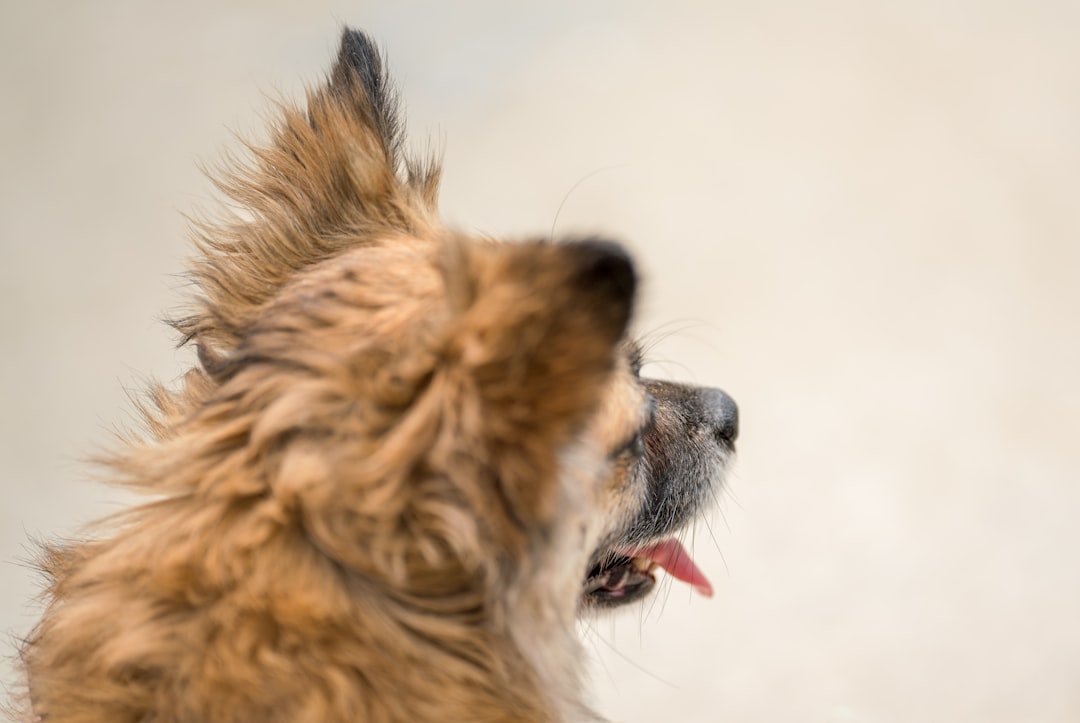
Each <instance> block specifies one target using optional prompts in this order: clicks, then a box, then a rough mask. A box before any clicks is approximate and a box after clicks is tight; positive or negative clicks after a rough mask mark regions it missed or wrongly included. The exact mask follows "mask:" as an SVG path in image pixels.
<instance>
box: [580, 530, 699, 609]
mask: <svg viewBox="0 0 1080 723" xmlns="http://www.w3.org/2000/svg"><path fill="white" fill-rule="evenodd" d="M657 568H660V569H662V570H664V571H666V572H667V573H668V574H669V575H671V576H672V577H674V578H675V579H676V580H682V581H683V582H685V583H689V584H690V585H692V586H693V588H694V590H695V591H696V592H697V593H698V594H700V595H704V596H705V597H712V594H713V589H712V585H711V584H709V581H708V579H706V577H705V573H703V572H702V571H701V570H700V569H699V568H698V566H697V565H695V564H694V560H693V558H691V557H690V553H688V552H687V551H686V548H684V547H683V546H682V544H681V543H680V542H679V541H678V540H676V539H674V538H672V539H668V540H662V541H660V542H655V543H652V544H649V545H644V546H638V547H632V548H615V549H614V550H612V551H611V552H610V553H608V554H606V555H604V556H603V557H602V558H601V560H600V562H598V563H597V564H595V565H594V566H593V567H592V569H591V570H589V574H588V575H586V576H585V587H584V592H583V596H584V598H585V601H586V603H590V604H592V605H596V606H603V607H612V606H615V605H623V604H625V603H629V602H633V601H635V600H640V599H641V598H643V597H645V596H646V595H648V594H649V592H650V591H651V590H652V589H653V587H655V586H656V574H655V573H656V569H657Z"/></svg>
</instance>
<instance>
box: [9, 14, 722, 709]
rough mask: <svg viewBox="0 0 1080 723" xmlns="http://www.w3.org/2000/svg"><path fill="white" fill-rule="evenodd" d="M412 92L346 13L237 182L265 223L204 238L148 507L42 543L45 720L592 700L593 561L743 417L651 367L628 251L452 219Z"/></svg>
mask: <svg viewBox="0 0 1080 723" xmlns="http://www.w3.org/2000/svg"><path fill="white" fill-rule="evenodd" d="M395 105H396V103H395V99H394V95H393V92H392V90H391V89H390V87H389V85H388V81H387V80H386V78H385V75H384V73H383V71H382V65H381V62H380V59H379V57H378V55H377V53H376V52H375V50H374V47H373V45H372V43H371V42H370V40H369V39H368V38H367V37H366V36H364V35H363V34H361V33H358V32H355V31H346V32H345V34H344V36H343V39H342V45H341V51H340V55H339V57H338V60H337V63H336V64H335V66H334V69H333V71H332V73H331V75H330V77H329V79H328V81H327V83H326V84H324V85H323V86H321V87H319V88H318V89H315V90H313V91H311V92H310V93H309V94H308V96H307V101H306V104H305V106H304V107H303V108H294V107H288V108H285V109H283V111H282V115H281V118H280V120H279V121H278V123H277V125H276V126H275V127H274V129H273V134H272V140H271V141H270V142H269V144H268V145H266V146H265V147H260V148H253V149H251V150H252V156H253V160H252V162H251V163H250V164H249V165H248V166H247V167H246V168H244V169H242V170H238V171H236V172H234V173H231V174H229V175H227V176H226V177H225V178H224V179H223V180H220V181H219V182H218V185H219V186H220V188H221V189H222V190H223V191H224V193H225V194H226V195H227V196H228V198H229V199H230V200H231V202H233V203H234V204H235V205H238V206H239V207H240V208H242V209H243V211H242V213H241V214H240V215H238V217H236V218H234V219H233V220H231V221H229V222H226V223H219V224H214V225H209V224H208V225H203V226H201V227H200V228H199V229H198V232H197V238H196V245H197V247H198V251H199V255H198V257H197V260H196V261H195V262H194V265H193V268H192V271H193V275H194V277H195V279H196V280H197V282H198V288H199V290H200V293H199V297H198V300H197V305H196V307H195V308H194V309H193V312H192V313H191V315H190V316H188V317H186V318H183V319H181V320H179V321H177V322H175V326H176V327H177V329H178V330H179V331H180V332H181V334H182V335H183V337H184V340H185V342H190V343H192V344H194V345H196V347H197V350H198V357H199V365H198V366H197V367H196V368H194V369H192V370H191V371H189V372H188V373H187V375H186V376H185V377H184V380H183V383H182V384H181V385H180V387H179V388H178V389H175V390H170V389H166V388H163V387H160V386H158V387H154V388H153V389H152V390H151V391H150V394H149V399H150V403H148V404H146V405H145V408H144V409H143V410H142V411H143V413H144V417H145V421H146V427H147V430H148V433H147V434H146V435H145V436H144V437H143V438H141V439H136V440H133V441H131V442H130V443H128V444H125V445H124V446H123V448H121V449H119V450H118V451H117V452H116V453H115V454H114V455H113V456H112V457H111V458H110V459H109V460H108V464H109V467H110V469H111V470H112V477H113V479H114V480H115V481H116V482H118V483H120V484H124V485H127V486H128V487H130V488H132V489H135V490H138V491H139V492H144V493H146V494H147V495H148V496H149V499H148V500H147V501H146V502H145V503H144V504H141V505H139V506H137V507H135V508H133V509H131V510H129V511H127V512H125V513H123V514H122V515H120V516H118V517H117V518H115V519H113V520H110V521H109V523H108V524H107V525H106V526H105V527H103V528H102V531H101V533H100V534H98V535H96V536H95V537H93V538H92V539H89V540H87V541H83V542H78V543H76V544H71V545H67V546H53V547H50V548H48V550H47V551H46V554H45V556H44V559H43V566H44V568H45V569H46V571H47V573H48V575H49V579H50V580H51V583H50V586H49V589H48V600H49V604H48V607H47V610H46V611H45V614H44V616H43V618H42V620H41V622H40V624H39V625H38V626H37V628H36V629H35V630H34V632H33V633H32V634H31V636H30V637H29V639H28V640H27V641H26V644H25V646H24V647H23V650H22V656H23V660H24V662H25V668H26V671H27V679H28V694H27V696H26V697H27V701H26V706H27V712H26V716H27V718H28V719H30V720H35V719H36V720H43V721H48V723H98V722H101V721H111V722H120V723H123V722H129V723H151V722H153V723H196V722H200V721H215V722H216V723H240V722H242V721H244V722H246V721H256V720H257V721H266V722H272V721H311V722H312V723H315V722H318V723H327V722H331V721H386V722H390V721H490V722H495V721H521V720H529V721H561V720H578V719H587V718H591V717H592V714H591V713H590V712H589V711H588V709H587V708H586V706H585V705H584V704H583V702H582V701H583V695H582V690H581V684H580V681H581V675H580V673H581V670H580V667H581V664H582V659H583V654H582V651H581V649H580V647H579V643H578V642H577V640H576V637H575V633H574V621H575V616H576V615H577V614H578V612H579V611H580V610H581V609H582V607H583V606H585V605H588V604H589V596H588V595H583V592H582V582H583V579H584V578H585V577H586V575H587V573H588V572H589V570H590V569H594V572H595V571H597V570H601V569H603V566H604V564H606V563H608V562H610V560H611V559H612V558H613V556H614V555H615V554H616V553H617V552H618V551H619V550H620V549H624V548H626V546H627V545H629V544H643V543H645V542H648V541H649V540H653V539H657V538H658V537H659V536H662V535H664V534H670V533H671V532H672V531H674V530H675V529H676V527H677V526H679V525H682V524H683V523H684V522H685V521H686V520H687V519H689V517H690V516H692V514H693V513H694V512H696V510H697V509H698V507H699V506H700V503H701V501H702V500H703V499H704V498H705V496H706V492H707V491H708V490H709V488H710V487H711V486H712V485H714V484H716V483H717V482H718V480H719V476H720V474H721V472H722V468H723V464H724V462H725V460H726V459H727V455H728V454H730V451H731V441H732V440H733V439H734V431H733V428H732V419H731V412H730V411H728V412H727V414H728V416H727V417H726V418H722V417H723V413H722V410H721V406H722V404H721V401H718V400H715V399H713V400H711V401H707V402H702V401H701V400H702V399H704V397H701V396H700V395H699V394H698V391H699V390H694V389H692V388H688V387H687V388H683V387H676V386H674V385H666V386H665V385H664V384H663V383H660V382H642V381H640V380H639V379H638V378H637V366H638V365H637V363H636V361H635V352H634V350H633V348H632V346H631V345H629V343H628V342H626V341H625V340H624V334H625V332H626V327H627V324H628V323H629V320H630V317H631V311H632V306H633V300H634V292H635V273H634V268H633V264H632V262H631V260H630V259H629V257H628V256H627V255H626V253H625V252H624V251H623V250H622V249H621V248H620V247H618V246H617V245H615V244H612V243H610V242H606V241H600V240H595V239H591V240H584V241H578V242H574V243H558V244H556V243H545V242H522V243H515V244H509V243H502V242H496V241H490V240H484V239H477V238H471V237H467V236H465V235H462V234H459V233H456V232H454V231H451V230H448V229H446V228H445V227H443V226H442V225H441V223H440V222H439V220H438V214H437V209H436V197H437V187H438V177H439V169H438V165H437V164H436V163H435V162H433V161H431V160H425V161H416V160H411V159H409V158H407V157H406V156H405V155H404V153H403V150H402V139H401V134H400V131H399V125H398V120H397V115H396V112H395ZM675 389H686V390H688V391H687V392H686V395H685V396H686V398H681V397H679V396H678V395H677V394H674V392H672V390H675ZM706 391H708V390H706ZM690 397H693V400H692V402H693V403H690V402H688V401H687V399H688V398H690ZM728 402H730V400H728ZM694 405H697V406H696V407H695V406H694ZM692 409H696V410H697V412H695V413H691V410H692ZM732 409H733V407H732ZM721 430H723V431H722V432H721ZM665 465H666V466H665ZM680 465H682V466H680ZM686 465H691V466H693V469H692V470H691V469H689V468H687V467H686ZM665 470H666V471H665ZM665 475H666V476H665ZM680 475H681V476H680ZM684 477H685V479H684ZM676 518H677V519H676ZM593 577H594V579H595V575H594V576H593ZM646 582H647V581H646ZM616 592H618V591H616Z"/></svg>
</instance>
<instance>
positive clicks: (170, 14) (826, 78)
mask: <svg viewBox="0 0 1080 723" xmlns="http://www.w3.org/2000/svg"><path fill="white" fill-rule="evenodd" d="M343 23H348V24H354V25H358V26H361V27H364V28H366V29H367V30H369V31H370V32H372V33H373V34H374V35H375V36H376V37H377V38H378V39H379V41H380V42H381V43H382V44H383V45H384V47H385V49H386V51H387V52H388V54H389V58H390V63H391V67H392V71H393V73H394V74H395V75H396V76H397V78H398V81H399V85H400V86H401V89H402V91H403V96H404V98H405V100H406V106H407V108H408V113H409V128H410V130H411V132H412V141H413V144H414V146H416V147H419V148H423V147H427V146H430V145H434V146H435V147H439V148H442V149H443V150H444V154H445V167H446V175H445V184H444V189H443V194H442V198H443V210H444V215H445V217H446V219H447V221H448V222H449V223H451V224H454V225H457V226H459V227H463V228H466V229H469V230H476V231H483V232H487V233H491V234H500V235H510V236H523V235H529V234H544V233H547V232H548V231H549V230H551V229H552V228H554V229H555V231H556V233H557V234H569V233H575V232H594V231H600V232H603V233H606V234H608V235H611V236H614V237H616V238H620V239H623V240H624V241H625V242H626V243H627V244H628V245H629V246H630V247H631V248H632V249H633V250H634V251H635V253H636V255H637V257H638V259H639V262H640V265H641V267H642V269H643V270H644V274H645V288H644V302H643V305H642V312H641V314H640V316H639V319H638V329H639V331H640V332H641V333H642V334H643V335H644V336H645V337H646V339H648V340H650V341H651V342H655V344H654V345H653V346H652V351H651V357H652V363H651V364H649V366H648V367H647V368H646V373H647V374H649V375H652V376H660V377H668V378H676V379H682V380H687V381H693V382H697V383H703V384H704V383H708V384H714V385H718V386H722V387H723V388H724V389H726V390H727V391H728V392H730V393H731V394H732V395H733V396H734V397H735V398H736V399H737V400H738V402H739V404H740V407H741V410H742V436H741V439H740V441H739V449H740V460H739V463H738V466H737V469H736V472H735V475H734V477H733V478H732V479H731V480H730V484H729V485H728V488H727V489H726V490H725V492H724V494H723V495H722V500H721V505H720V510H719V511H718V512H717V513H715V514H713V515H712V516H711V517H710V518H709V519H708V522H707V524H706V523H701V524H699V525H698V526H697V527H696V528H695V529H694V530H693V531H691V532H690V533H688V535H687V538H686V539H687V544H688V545H691V544H692V545H693V550H694V554H695V556H696V558H697V560H698V563H699V564H700V566H701V567H702V568H703V569H705V570H706V571H707V572H708V573H709V574H710V577H711V578H712V581H713V583H714V586H715V588H716V597H715V598H714V599H712V600H706V599H703V598H697V597H693V596H692V595H691V592H690V589H689V588H688V587H686V586H684V585H677V586H670V585H669V584H667V583H665V584H664V586H663V588H662V589H661V591H660V595H659V596H658V597H657V598H656V599H655V601H649V602H647V603H645V604H644V605H643V606H641V607H640V608H634V609H631V610H628V611H625V612H623V613H622V614H621V615H619V616H617V617H616V618H613V619H604V620H601V621H595V622H592V623H590V624H588V625H587V626H586V629H585V634H586V638H587V641H588V643H587V647H588V649H589V651H590V654H591V655H592V656H593V658H594V661H593V664H592V671H593V673H592V678H593V682H592V690H593V692H594V698H595V702H596V705H597V707H598V708H599V709H600V710H601V711H603V712H604V713H605V714H607V715H608V716H610V717H611V718H612V719H613V720H616V721H642V722H644V721H655V720H678V721H682V722H683V723H690V722H691V721H723V720H738V721H836V722H843V723H848V722H854V721H859V722H862V721H867V722H870V721H875V722H876V721H905V722H907V721H986V722H995V721H1025V722H1035V721H1063V722H1064V721H1077V720H1080V564H1078V563H1080V559H1078V558H1080V523H1078V517H1080V479H1078V473H1077V470H1078V469H1080V434H1078V433H1080V383H1078V382H1077V374H1078V371H1080V324H1078V316H1080V283H1078V282H1080V199H1078V194H1080V42H1078V41H1077V39H1078V38H1080V5H1078V4H1077V3H1075V2H1053V1H1050V0H1033V1H1032V2H1026V3H1003V2H983V1H976V0H969V1H964V0H908V1H907V2H903V3H898V2H891V1H889V0H882V1H879V2H855V1H853V0H852V1H845V0H814V1H812V2H796V1H793V2H761V3H749V2H727V1H718V2H701V3H689V2H683V3H678V2H673V3H664V4H661V3H635V2H595V3H586V2H554V1H548V2H544V3H535V4H531V5H528V6H526V5H525V4H519V3H504V2H498V1H495V0H492V1H490V2H455V3H440V2H400V1H396V2H389V1H387V2H362V1H355V2H325V1H318V0H309V1H307V2H295V1H293V2H281V1H268V0H260V2H253V1H250V0H248V1H244V0H213V1H211V0H189V1H188V2H184V3H146V2H136V1H135V0H95V2H92V3H90V2H81V3H80V2H61V3H44V2H39V3H30V2H5V3H4V4H3V6H2V8H0V93H2V98H3V100H2V102H0V150H2V156H0V158H2V163H0V345H2V346H0V349H2V352H3V353H2V354H0V485H2V488H0V489H2V496H0V499H2V502H0V630H2V631H3V632H5V633H9V634H11V635H13V636H17V635H19V634H23V633H25V632H26V631H27V630H28V629H29V628H30V626H31V625H32V624H33V622H34V620H35V619H36V617H37V615H38V614H39V607H38V606H37V604H36V603H35V602H34V601H33V597H34V595H35V594H36V592H37V590H38V587H37V586H38V581H37V579H36V577H35V575H34V574H33V573H32V571H31V570H29V569H28V568H27V567H26V566H25V565H24V564H23V563H22V562H21V560H24V559H25V558H26V557H27V556H28V554H29V550H30V547H29V543H28V539H30V538H32V537H34V536H64V535H70V534H73V533H74V532H75V531H76V530H77V529H78V528H79V526H80V525H81V524H83V523H85V522H87V521H89V520H91V519H93V518H95V517H98V516H100V515H102V514H104V513H107V512H109V511H112V510H114V509H116V508H117V507H118V505H119V504H120V503H121V502H122V501H123V498H122V496H121V495H120V494H119V493H118V492H115V491H111V490H109V489H107V488H104V487H101V486H99V485H97V484H95V483H93V482H92V481H91V470H90V469H89V468H88V467H87V466H86V465H85V464H84V463H83V462H82V459H83V458H84V457H85V456H86V455H88V454H90V453H92V452H94V451H95V450H96V449H98V448H100V447H101V446H102V445H103V444H105V443H107V441H108V439H109V433H110V429H112V428H113V427H114V425H116V424H118V423H124V422H127V421H130V420H131V418H132V413H131V404H130V403H129V401H128V399H127V396H128V394H129V393H132V392H133V390H134V391H135V393H137V390H139V389H140V388H141V387H142V386H143V384H144V382H145V380H146V379H147V378H148V377H151V376H153V377H157V378H162V379H166V380H171V379H175V378H176V377H177V376H178V375H179V374H180V372H181V371H182V370H183V368H184V367H185V365H187V364H188V363H189V362H190V357H189V355H188V352H186V351H176V350H174V343H175V341H176V340H175V337H174V335H173V334H172V332H171V331H170V330H168V329H167V328H166V327H165V326H164V324H162V323H161V322H160V318H161V317H163V316H164V315H166V314H167V313H168V312H169V311H170V310H173V309H175V308H176V307H177V306H178V304H179V303H180V301H181V298H182V294H183V292H184V288H185V283H184V281H183V279H182V278H181V276H180V272H181V271H182V269H183V260H184V258H185V256H186V255H187V253H188V247H187V244H186V241H185V233H186V232H185V221H184V219H183V216H182V214H183V213H185V212H191V211H193V210H195V209H197V208H199V207H204V208H205V207H207V206H209V205H210V203H211V200H210V199H212V196H213V194H212V193H211V191H210V187H209V184H208V183H207V181H206V180H205V179H204V178H203V177H202V176H201V175H200V172H199V171H198V166H199V164H200V163H203V164H210V165H212V164H214V163H216V162H217V161H218V160H220V159H221V157H222V153H223V151H224V150H225V149H234V150H235V149H237V148H238V142H237V140H236V135H239V136H241V137H247V138H255V139H259V138H262V137H263V135H262V134H263V128H264V119H265V118H266V117H267V116H268V114H269V113H270V110H269V109H270V102H269V99H270V98H274V97H281V96H284V97H287V98H296V97H298V94H299V93H300V92H301V91H302V88H303V86H304V84H305V83H307V84H310V83H316V82H319V80H320V78H321V77H322V73H323V72H324V71H325V70H326V69H327V68H328V67H329V63H330V61H331V59H332V57H333V55H334V51H335V46H336V43H337V35H338V32H339V26H340V25H341V24H343ZM118 614H120V613H119V611H118ZM12 652H13V648H12V647H11V646H6V647H5V650H4V654H5V655H8V656H10V654H12ZM0 670H2V675H3V677H2V680H3V682H4V684H5V685H7V684H10V683H11V681H13V680H14V673H13V668H12V667H11V666H10V665H8V664H7V663H5V666H4V667H3V668H2V669H0Z"/></svg>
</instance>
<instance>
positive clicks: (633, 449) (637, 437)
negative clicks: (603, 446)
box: [611, 396, 656, 459]
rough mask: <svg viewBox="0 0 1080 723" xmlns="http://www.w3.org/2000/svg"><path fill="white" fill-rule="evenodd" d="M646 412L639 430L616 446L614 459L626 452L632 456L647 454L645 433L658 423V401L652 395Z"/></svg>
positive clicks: (613, 454)
mask: <svg viewBox="0 0 1080 723" xmlns="http://www.w3.org/2000/svg"><path fill="white" fill-rule="evenodd" d="M646 414H647V416H646V417H645V422H644V424H642V425H641V426H640V427H638V429H637V431H635V432H634V434H633V435H632V436H631V437H630V438H629V439H627V440H626V441H625V442H623V443H622V444H620V445H619V446H618V447H616V448H615V451H614V452H612V453H611V458H612V459H616V458H617V457H621V456H623V455H626V454H628V455H630V456H632V457H642V456H644V455H645V435H646V434H648V433H649V431H650V430H652V428H653V425H654V424H655V423H656V402H655V401H654V400H653V398H652V397H651V396H650V397H649V399H648V405H647V412H646Z"/></svg>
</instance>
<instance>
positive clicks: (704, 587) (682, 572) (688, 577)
mask: <svg viewBox="0 0 1080 723" xmlns="http://www.w3.org/2000/svg"><path fill="white" fill-rule="evenodd" d="M633 556H634V557H644V558H645V559H646V560H652V561H653V562H655V563H656V564H657V565H659V566H660V567H662V568H664V569H665V570H667V571H668V574H670V575H671V576H672V577H674V578H676V579H678V580H682V581H683V582H688V583H690V584H691V585H693V586H694V590H695V591H697V593H698V594H699V595H704V596H705V597H712V595H713V589H712V585H710V584H709V581H708V580H707V579H705V573H703V572H702V571H701V570H699V569H698V566H697V565H695V564H694V561H693V559H691V557H690V553H688V552H687V551H686V548H684V547H683V546H682V545H681V544H680V543H679V541H678V540H664V541H663V542H657V543H656V544H655V545H649V546H648V547H643V548H641V549H637V550H634V553H633Z"/></svg>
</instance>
